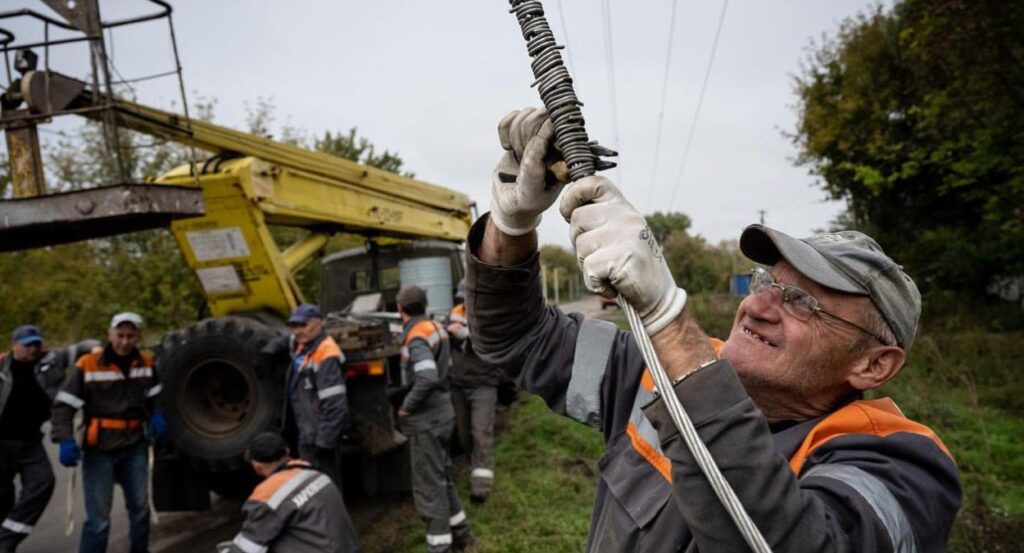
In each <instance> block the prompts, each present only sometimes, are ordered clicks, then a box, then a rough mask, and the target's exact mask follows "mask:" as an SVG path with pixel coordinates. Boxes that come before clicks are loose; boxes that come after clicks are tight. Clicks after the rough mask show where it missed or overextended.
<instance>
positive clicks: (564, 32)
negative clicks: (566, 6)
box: [555, 0, 576, 75]
mask: <svg viewBox="0 0 1024 553" xmlns="http://www.w3.org/2000/svg"><path fill="white" fill-rule="evenodd" d="M555 3H556V5H557V6H558V19H559V20H561V22H562V36H564V37H565V58H566V61H568V62H569V73H571V74H573V75H575V74H576V67H574V65H573V63H572V48H571V47H570V45H569V26H568V25H567V24H566V23H565V12H564V11H562V0H557V1H556V2H555Z"/></svg>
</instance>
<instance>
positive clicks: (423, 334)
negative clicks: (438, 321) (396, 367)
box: [402, 320, 438, 347]
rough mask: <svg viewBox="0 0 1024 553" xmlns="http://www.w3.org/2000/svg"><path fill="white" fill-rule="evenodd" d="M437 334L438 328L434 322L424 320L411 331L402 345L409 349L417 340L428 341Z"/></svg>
mask: <svg viewBox="0 0 1024 553" xmlns="http://www.w3.org/2000/svg"><path fill="white" fill-rule="evenodd" d="M435 332H438V328H437V326H435V325H434V323H433V321H428V320H422V321H420V322H418V323H416V324H415V325H413V327H412V328H410V329H409V334H407V335H406V336H405V343H404V344H402V345H404V346H406V347H408V346H409V344H410V343H411V342H412V341H413V340H415V339H416V338H422V339H424V340H427V339H428V338H429V337H430V335H431V334H434V333H435ZM428 342H429V340H428Z"/></svg>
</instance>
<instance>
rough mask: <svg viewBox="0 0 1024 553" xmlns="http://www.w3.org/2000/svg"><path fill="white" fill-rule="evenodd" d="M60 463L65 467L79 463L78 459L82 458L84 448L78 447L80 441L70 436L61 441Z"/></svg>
mask: <svg viewBox="0 0 1024 553" xmlns="http://www.w3.org/2000/svg"><path fill="white" fill-rule="evenodd" d="M58 457H59V458H60V464H62V465H64V466H65V467H74V466H76V465H78V460H79V459H81V458H82V449H81V448H80V447H78V442H76V441H75V440H73V439H71V438H68V439H66V440H64V441H63V442H61V443H60V455H59V456H58Z"/></svg>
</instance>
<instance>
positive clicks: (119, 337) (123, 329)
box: [107, 323, 142, 357]
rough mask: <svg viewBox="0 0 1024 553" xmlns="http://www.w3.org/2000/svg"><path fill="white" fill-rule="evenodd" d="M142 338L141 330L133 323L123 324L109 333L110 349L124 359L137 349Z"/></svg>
mask: <svg viewBox="0 0 1024 553" xmlns="http://www.w3.org/2000/svg"><path fill="white" fill-rule="evenodd" d="M141 336H142V334H141V333H140V332H139V329H137V328H135V325H133V324H131V323H121V324H119V325H117V327H116V328H112V329H110V331H109V332H107V339H108V340H110V348H111V349H113V350H114V353H116V354H117V355H120V356H122V357H124V356H126V355H128V354H130V353H131V352H132V351H133V350H134V349H135V346H137V345H138V344H139V338H140V337H141Z"/></svg>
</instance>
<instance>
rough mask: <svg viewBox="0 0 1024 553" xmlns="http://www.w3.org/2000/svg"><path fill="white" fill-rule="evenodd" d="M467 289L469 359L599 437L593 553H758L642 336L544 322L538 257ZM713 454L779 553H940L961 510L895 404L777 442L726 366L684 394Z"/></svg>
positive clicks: (582, 323)
mask: <svg viewBox="0 0 1024 553" xmlns="http://www.w3.org/2000/svg"><path fill="white" fill-rule="evenodd" d="M486 220H487V217H486V216H485V217H482V218H481V219H479V220H478V222H477V223H476V224H475V225H474V227H473V228H472V229H471V230H470V234H469V243H468V245H469V248H468V250H469V251H470V252H471V255H469V256H468V257H469V262H468V267H467V269H468V274H467V278H466V284H467V286H466V288H467V305H468V313H469V321H470V326H471V327H472V328H473V329H474V340H475V341H474V345H475V346H476V348H477V351H478V352H479V353H480V354H481V356H482V357H484V359H486V360H488V361H490V362H493V363H496V364H500V365H502V366H504V367H507V368H514V369H517V370H513V371H510V373H512V376H514V377H516V378H517V381H518V383H519V385H520V386H521V387H523V388H524V389H527V390H530V391H532V392H533V393H535V394H537V395H539V396H540V397H542V398H543V399H544V400H545V402H547V404H548V406H549V407H550V408H551V409H552V410H553V411H555V412H556V413H559V414H563V415H566V416H569V417H571V418H573V419H575V420H578V421H580V422H583V423H584V424H588V425H590V426H592V427H594V428H596V429H598V430H600V431H601V432H602V434H603V435H604V440H605V449H606V451H605V454H604V455H603V456H602V457H601V459H600V460H599V461H598V467H599V469H600V473H601V479H600V481H599V482H598V489H597V496H596V500H595V504H594V511H593V515H592V518H591V524H590V534H589V536H588V540H587V542H588V543H587V551H589V552H609V553H611V552H615V553H618V552H622V551H644V552H669V551H705V552H711V551H715V552H717V551H747V550H749V549H748V548H747V546H746V544H745V542H744V541H743V540H742V538H741V536H740V534H739V533H738V531H737V530H736V529H735V527H734V526H733V524H732V522H731V521H730V519H729V517H728V516H727V515H726V513H725V511H724V509H723V507H722V506H721V504H720V503H719V500H718V498H717V497H716V496H715V494H714V492H713V491H712V489H711V488H710V486H709V485H708V484H707V482H706V480H705V479H704V477H703V476H702V475H701V474H700V471H699V469H698V468H697V466H696V464H695V462H694V460H693V458H692V456H691V455H690V454H689V451H688V449H687V448H686V446H685V445H684V444H683V443H682V441H681V440H680V438H679V434H678V433H677V432H676V430H675V427H674V425H673V424H672V422H671V420H670V419H669V418H668V416H667V413H666V412H665V410H664V407H663V405H662V402H661V400H660V399H656V398H655V396H654V395H653V394H652V390H653V383H652V382H651V379H650V377H649V375H645V372H646V371H645V363H644V361H643V358H642V356H641V353H640V351H639V348H638V347H637V345H636V343H635V341H634V340H633V338H632V335H630V334H629V333H626V332H622V331H619V330H618V329H617V328H616V327H615V326H614V325H611V324H610V323H607V322H604V321H597V320H594V319H585V318H584V317H583V316H582V315H580V314H572V315H566V314H564V313H562V312H561V311H560V310H559V309H557V308H556V307H551V306H546V305H545V304H544V300H543V297H542V295H541V288H540V278H539V263H538V256H537V255H536V254H535V255H533V256H532V257H531V258H530V259H528V260H526V261H524V262H523V263H522V264H520V265H517V266H513V267H495V266H490V265H487V264H485V263H483V262H481V261H480V260H479V259H478V258H477V257H476V255H474V254H475V253H476V251H477V249H478V247H479V244H480V242H481V239H482V235H483V229H484V225H485V224H486ZM676 392H677V395H678V396H679V397H680V399H681V401H682V403H683V405H684V407H686V409H687V411H688V412H689V414H690V417H691V418H692V420H693V422H694V424H695V425H696V428H697V431H698V433H699V435H700V436H701V438H702V440H703V441H704V442H705V443H706V444H707V446H708V448H709V450H710V452H711V455H712V456H713V457H714V458H715V460H716V461H717V463H718V465H719V467H720V468H721V469H722V472H723V473H724V475H725V477H726V479H727V480H728V481H729V483H730V484H731V485H732V487H733V489H734V490H735V491H736V493H737V494H738V496H739V498H740V500H741V502H742V503H743V505H744V506H745V507H746V509H747V510H748V512H749V513H750V514H751V516H752V518H753V520H754V522H755V524H756V525H757V526H758V527H759V528H760V529H761V530H762V531H763V532H764V534H765V538H766V539H767V540H768V543H769V544H770V546H771V547H772V549H773V550H775V551H787V552H788V551H807V552H811V551H815V552H818V551H837V552H838V551H859V552H876V551H877V552H889V551H942V550H944V548H945V543H946V539H947V537H948V535H949V531H950V528H951V526H952V524H953V519H954V517H955V515H956V512H957V510H958V508H959V506H960V501H961V489H960V482H959V476H958V471H957V468H956V464H955V463H954V462H953V460H952V458H951V457H950V456H949V454H948V452H947V451H946V450H945V447H944V446H943V445H942V443H941V441H939V440H938V438H937V437H935V435H934V433H932V432H931V431H930V430H928V429H927V427H925V426H923V425H920V424H917V423H914V422H913V421H909V420H907V419H906V418H905V417H903V416H902V414H901V413H899V412H898V409H896V408H895V404H892V403H891V401H890V402H888V403H886V402H881V403H879V402H878V401H873V402H864V401H854V402H852V403H850V404H849V405H846V406H844V407H842V408H840V409H837V410H836V412H834V413H831V414H829V415H826V416H824V417H819V418H817V419H813V420H808V421H801V422H795V423H790V424H781V423H780V424H775V425H772V426H769V425H768V423H767V422H766V420H765V419H764V417H763V416H762V415H761V413H760V412H759V411H758V409H757V407H756V406H755V405H754V403H753V402H752V401H751V399H750V398H749V397H748V396H747V395H746V392H745V391H744V389H743V386H742V385H741V384H740V381H739V379H738V378H737V377H736V375H735V373H734V371H733V369H732V367H731V366H730V365H729V363H728V362H727V361H725V360H720V361H718V362H716V363H714V364H712V365H710V366H708V367H705V368H703V369H701V370H699V371H697V372H696V373H693V374H692V375H691V376H689V377H688V378H686V379H684V380H683V381H681V382H680V383H679V384H678V385H677V386H676Z"/></svg>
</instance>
